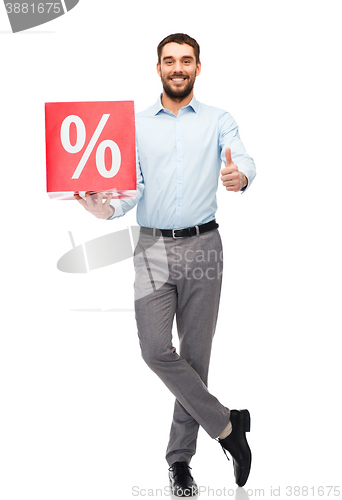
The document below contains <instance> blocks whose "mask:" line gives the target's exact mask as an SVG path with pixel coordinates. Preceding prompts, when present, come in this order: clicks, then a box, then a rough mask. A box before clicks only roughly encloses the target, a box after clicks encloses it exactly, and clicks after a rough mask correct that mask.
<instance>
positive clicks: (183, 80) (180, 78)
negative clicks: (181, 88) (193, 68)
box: [170, 76, 186, 83]
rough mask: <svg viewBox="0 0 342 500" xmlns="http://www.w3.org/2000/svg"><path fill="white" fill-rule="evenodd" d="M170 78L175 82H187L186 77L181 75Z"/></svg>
mask: <svg viewBox="0 0 342 500" xmlns="http://www.w3.org/2000/svg"><path fill="white" fill-rule="evenodd" d="M170 80H171V81H172V82H174V83H183V82H185V80H186V77H179V76H177V77H174V78H170Z"/></svg>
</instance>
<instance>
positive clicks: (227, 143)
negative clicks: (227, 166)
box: [219, 112, 256, 192]
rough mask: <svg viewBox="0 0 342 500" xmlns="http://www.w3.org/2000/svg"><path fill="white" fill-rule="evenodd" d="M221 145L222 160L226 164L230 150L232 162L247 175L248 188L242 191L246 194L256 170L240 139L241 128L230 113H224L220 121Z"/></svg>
mask: <svg viewBox="0 0 342 500" xmlns="http://www.w3.org/2000/svg"><path fill="white" fill-rule="evenodd" d="M219 129H220V130H219V134H220V136H219V144H220V148H221V159H222V161H223V162H224V163H226V156H225V151H226V148H228V147H229V148H230V149H231V152H232V160H233V162H234V163H235V165H236V166H237V167H238V169H239V171H240V172H242V173H243V174H245V176H246V178H247V181H248V182H247V187H246V188H245V189H244V190H243V191H242V192H245V191H246V190H247V189H248V188H249V186H250V185H251V183H252V181H253V179H254V177H255V175H256V168H255V164H254V161H253V158H251V157H250V156H249V155H248V154H247V152H246V149H245V147H244V145H243V143H242V141H241V139H240V135H239V128H238V125H237V123H236V121H235V120H234V118H233V117H232V115H231V114H230V113H228V112H224V113H223V115H222V116H221V117H220V121H219Z"/></svg>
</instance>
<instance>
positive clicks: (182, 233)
mask: <svg viewBox="0 0 342 500" xmlns="http://www.w3.org/2000/svg"><path fill="white" fill-rule="evenodd" d="M218 227H219V225H218V224H217V222H216V220H215V219H214V220H211V221H210V222H207V223H206V224H201V225H200V226H194V227H183V228H181V229H153V228H152V227H144V226H141V227H140V231H141V232H142V233H144V234H155V235H157V236H158V235H160V234H162V235H163V236H167V237H172V238H186V237H187V236H195V234H202V233H206V232H207V231H212V230H213V229H217V228H218Z"/></svg>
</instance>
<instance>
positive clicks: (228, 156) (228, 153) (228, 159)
mask: <svg viewBox="0 0 342 500" xmlns="http://www.w3.org/2000/svg"><path fill="white" fill-rule="evenodd" d="M225 154H226V162H227V163H226V166H227V167H228V165H230V164H231V163H233V162H232V152H231V149H230V148H226V152H225Z"/></svg>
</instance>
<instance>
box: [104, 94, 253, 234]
mask: <svg viewBox="0 0 342 500" xmlns="http://www.w3.org/2000/svg"><path fill="white" fill-rule="evenodd" d="M135 122H136V152H137V193H136V197H135V198H133V199H122V200H115V201H114V200H112V203H111V204H112V206H113V207H114V208H115V212H114V215H113V217H112V218H115V217H120V216H122V215H124V214H125V213H126V212H127V211H128V210H130V209H132V208H133V207H134V206H135V205H136V204H137V203H138V206H137V222H138V224H139V225H140V226H147V227H155V228H159V229H174V228H183V227H192V226H195V225H199V224H204V223H206V222H209V221H211V220H212V219H214V218H215V213H216V210H217V201H216V191H217V187H218V181H219V177H220V170H221V169H222V166H223V165H222V162H224V163H225V162H226V158H225V150H226V148H227V147H230V148H231V151H232V160H233V162H234V163H235V164H236V165H237V167H238V169H239V171H240V172H242V173H243V174H245V176H246V177H247V180H248V185H247V188H248V187H249V186H250V184H251V182H252V181H253V179H254V177H255V174H256V171H255V165H254V162H253V159H252V158H251V157H250V156H248V155H247V153H246V150H245V148H244V145H243V144H242V142H241V140H240V136H239V131H238V126H237V124H236V122H235V120H234V119H233V117H232V116H231V115H230V114H229V113H228V112H226V111H224V110H222V109H219V108H215V107H212V106H207V105H206V104H202V103H200V102H198V101H197V100H196V99H195V97H193V99H192V100H191V102H190V104H189V105H188V106H185V107H183V108H181V109H180V110H179V112H178V115H177V116H176V115H174V114H173V113H172V112H171V111H169V110H167V109H164V108H163V106H162V103H161V97H159V99H158V101H157V102H156V103H155V104H154V105H153V106H150V107H149V108H147V109H146V110H145V111H142V112H140V113H137V115H136V121H135ZM247 188H246V189H247Z"/></svg>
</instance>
